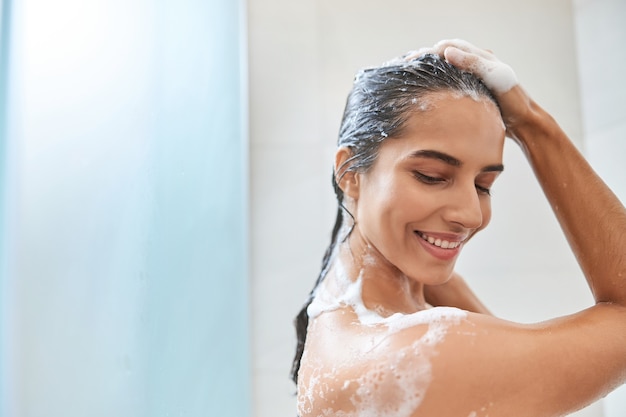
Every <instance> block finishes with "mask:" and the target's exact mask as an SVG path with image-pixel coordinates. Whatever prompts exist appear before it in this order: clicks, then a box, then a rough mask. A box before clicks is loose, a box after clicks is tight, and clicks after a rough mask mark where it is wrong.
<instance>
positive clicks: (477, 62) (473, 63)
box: [443, 46, 485, 77]
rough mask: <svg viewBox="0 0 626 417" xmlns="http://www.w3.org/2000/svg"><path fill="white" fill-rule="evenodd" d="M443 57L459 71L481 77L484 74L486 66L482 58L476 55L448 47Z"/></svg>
mask: <svg viewBox="0 0 626 417" xmlns="http://www.w3.org/2000/svg"><path fill="white" fill-rule="evenodd" d="M443 56H444V58H445V59H446V61H448V62H449V63H451V64H452V65H454V66H455V67H457V68H459V69H462V70H465V71H469V72H473V73H474V74H476V75H478V76H479V77H481V76H482V75H483V73H484V70H485V65H484V64H483V62H482V60H481V58H480V57H479V56H477V55H475V54H472V53H468V52H465V51H463V50H461V49H459V48H457V47H455V46H448V47H447V48H446V49H445V50H444V52H443Z"/></svg>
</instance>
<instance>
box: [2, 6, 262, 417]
mask: <svg viewBox="0 0 626 417" xmlns="http://www.w3.org/2000/svg"><path fill="white" fill-rule="evenodd" d="M3 3H4V5H5V6H6V5H8V4H9V3H8V2H7V1H3ZM11 4H12V6H13V9H12V11H11V16H9V15H8V14H6V15H5V16H4V20H3V22H4V23H7V22H10V24H11V25H10V26H11V28H10V31H7V30H5V29H6V27H3V31H2V34H3V36H4V35H7V38H3V39H2V46H3V48H2V56H3V57H6V52H7V48H8V50H9V52H10V53H9V55H8V64H7V63H6V62H2V64H3V67H2V69H3V70H4V69H8V78H6V80H8V83H7V84H6V85H7V90H6V91H5V90H3V91H2V92H6V94H3V95H2V96H0V100H1V101H2V102H3V103H7V107H6V109H7V111H8V113H7V116H6V118H3V119H2V120H3V121H4V120H6V121H7V125H6V126H5V125H3V126H2V127H1V128H2V132H1V133H2V137H1V138H0V144H1V146H2V150H1V151H0V152H2V151H6V152H5V153H0V157H1V158H2V160H1V161H0V163H1V164H2V170H3V171H5V172H6V177H5V178H2V179H3V180H4V181H3V182H2V183H1V184H0V187H1V190H2V194H3V202H4V203H5V204H4V205H3V206H6V207H3V209H4V210H2V214H3V216H2V219H1V221H2V228H1V229H0V239H1V240H2V243H3V245H2V247H3V249H4V250H3V253H2V255H3V259H2V260H3V262H2V265H1V268H2V269H1V270H0V272H1V275H0V296H1V300H0V309H1V310H0V320H1V322H0V328H1V330H2V333H0V354H1V355H0V379H1V380H2V386H1V387H0V388H1V390H0V416H2V417H50V416H52V417H59V416H64V417H79V416H80V417H85V416H90V417H98V416H102V417H110V416H120V417H141V416H146V417H165V416H189V417H191V416H198V417H199V416H220V417H222V416H232V417H242V416H245V415H248V414H249V412H250V404H249V373H248V371H249V366H248V365H249V360H248V359H249V356H248V303H247V247H246V233H247V213H246V209H247V185H246V181H247V142H246V140H245V138H246V132H245V126H246V103H245V86H244V87H242V78H243V77H242V75H243V74H244V68H245V60H242V54H241V51H242V50H243V49H242V47H243V46H245V42H243V39H244V36H243V33H244V32H243V30H245V26H244V24H243V16H242V15H243V10H242V6H241V3H239V2H236V1H235V2H233V1H231V0H210V1H206V0H180V1H176V2H161V1H158V0H134V1H130V2H129V1H125V0H90V1H82V0H59V1H54V2H50V1H46V0H21V1H14V2H11ZM5 11H6V9H5ZM9 17H10V19H9ZM4 64H6V67H5V66H4ZM2 75H3V77H1V78H2V79H1V81H2V82H4V81H5V79H4V75H6V73H5V72H4V71H3V72H2ZM3 86H4V84H3ZM3 116H4V115H3Z"/></svg>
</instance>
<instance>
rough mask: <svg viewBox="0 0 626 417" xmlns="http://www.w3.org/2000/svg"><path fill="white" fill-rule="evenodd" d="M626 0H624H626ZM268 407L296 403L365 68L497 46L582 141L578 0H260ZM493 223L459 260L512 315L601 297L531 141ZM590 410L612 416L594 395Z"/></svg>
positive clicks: (503, 190)
mask: <svg viewBox="0 0 626 417" xmlns="http://www.w3.org/2000/svg"><path fill="white" fill-rule="evenodd" d="M617 1H619V0H617ZM248 8H249V10H248V19H249V25H248V28H249V63H250V70H249V71H250V74H249V76H250V142H251V143H250V156H251V201H250V204H251V242H250V245H251V290H252V300H251V302H252V306H251V309H252V312H253V315H252V332H253V333H252V360H253V387H254V388H253V395H254V398H253V399H254V401H253V404H254V410H255V416H259V417H265V416H267V417H274V416H278V415H294V414H295V397H294V396H293V394H294V392H295V388H294V386H293V384H292V383H291V382H290V381H289V379H288V372H289V368H290V365H291V360H292V357H293V353H294V346H295V333H294V330H293V326H292V319H293V317H294V315H295V314H296V312H297V311H298V310H299V308H300V307H301V305H302V303H303V302H304V300H305V297H306V295H307V293H308V291H309V290H310V289H311V287H312V285H313V283H314V280H315V278H316V276H317V274H318V272H319V267H320V262H321V258H322V255H323V252H324V250H325V247H326V245H327V244H328V241H329V238H330V231H331V227H332V225H333V221H334V216H335V213H336V203H335V200H334V195H333V193H332V190H331V185H330V177H331V167H332V155H333V153H334V145H335V141H336V137H337V132H338V129H339V122H340V118H341V115H342V111H343V106H344V102H345V98H346V95H347V93H348V91H349V90H350V87H351V83H352V79H353V76H354V74H355V72H356V71H357V70H358V69H359V68H361V67H364V66H368V65H376V64H380V63H382V62H384V61H386V60H388V59H389V58H392V57H394V56H397V55H400V54H402V53H404V52H406V51H408V50H411V49H416V48H419V47H421V46H428V45H432V44H433V43H435V42H436V41H438V40H440V39H444V38H465V39H467V40H469V41H471V42H473V43H475V44H477V45H479V46H483V47H485V48H489V49H492V50H494V51H495V52H496V53H497V55H498V56H499V57H500V58H501V59H502V60H503V61H505V62H508V63H509V64H511V65H512V66H513V68H514V69H515V70H516V72H517V75H518V77H519V79H520V81H521V82H522V83H523V85H524V86H525V88H526V89H527V90H528V91H529V92H530V94H531V95H532V96H533V97H534V98H535V99H536V100H537V101H538V102H539V103H540V104H541V105H542V106H543V107H544V108H546V109H547V110H548V111H549V112H550V113H551V114H552V115H553V116H554V117H555V118H556V119H557V120H558V121H559V122H560V124H561V126H562V127H563V128H564V129H565V131H566V132H567V133H568V134H569V135H570V137H571V138H572V139H573V140H574V141H575V143H577V144H578V145H579V146H580V147H581V148H583V134H582V132H583V131H582V126H581V105H580V96H579V87H578V68H577V58H576V56H577V55H576V37H575V29H574V14H573V6H572V4H571V1H570V0H550V1H544V0H529V1H518V2H503V1H500V0H478V1H472V2H466V1H452V0H444V1H440V2H432V1H428V2H427V1H415V0H390V1H387V2H385V3H384V5H383V4H382V3H381V2H379V1H373V0H344V1H341V2H337V1H331V0H316V1H299V2H293V1H288V0H249V7H248ZM504 163H505V165H506V171H505V173H504V174H503V175H502V176H501V178H500V179H499V180H498V184H497V185H496V186H495V187H494V190H493V194H494V197H493V207H494V216H493V220H492V224H491V226H490V227H489V228H488V229H487V230H485V231H483V232H482V233H481V235H479V236H477V237H476V238H475V239H473V241H472V244H471V245H469V246H468V247H467V248H466V249H465V253H464V254H463V255H462V257H461V259H460V261H459V264H458V270H459V271H460V272H461V273H462V274H463V275H464V276H465V277H466V279H467V280H468V281H469V282H470V284H471V285H472V286H473V287H474V288H475V290H476V291H477V292H478V294H479V295H480V296H481V297H482V299H483V300H484V301H485V303H486V304H487V305H488V306H489V307H490V308H491V309H492V310H493V311H494V312H495V313H496V314H497V315H499V316H501V317H503V318H506V319H511V320H517V321H522V322H534V321H539V320H544V319H548V318H551V317H554V316H557V315H563V314H567V313H571V312H574V311H577V310H580V309H583V308H585V307H587V306H589V305H591V304H592V302H593V300H592V297H591V295H590V294H589V291H588V289H587V287H586V284H585V281H584V278H583V276H582V274H581V273H580V271H579V269H578V267H577V265H576V261H575V259H574V257H573V255H572V254H571V253H570V251H569V248H568V246H567V243H566V241H565V239H564V237H563V236H562V234H561V232H560V229H559V227H558V224H557V222H556V220H555V219H554V216H553V214H552V212H551V209H550V207H549V205H548V204H547V202H546V201H544V197H543V194H542V192H541V190H540V188H539V186H538V185H537V183H536V181H535V179H534V177H533V174H532V172H531V170H530V168H529V167H528V166H527V163H526V162H525V160H524V158H523V156H522V154H521V151H520V150H519V149H518V148H517V147H516V145H515V144H514V143H512V142H509V143H507V147H506V151H505V160H504ZM577 415H578V416H580V417H582V416H586V417H600V416H602V405H601V404H595V405H593V406H591V407H590V408H588V409H585V410H582V411H581V412H579V413H578V414H577Z"/></svg>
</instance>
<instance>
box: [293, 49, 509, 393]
mask: <svg viewBox="0 0 626 417" xmlns="http://www.w3.org/2000/svg"><path fill="white" fill-rule="evenodd" d="M437 92H450V93H453V94H455V93H456V94H459V95H462V96H471V97H475V98H480V97H483V98H488V99H490V100H492V101H493V102H494V103H495V104H496V106H497V102H496V100H495V98H494V97H493V95H492V94H491V92H490V91H489V90H488V89H487V87H486V86H485V85H484V84H483V82H482V81H481V80H480V79H479V78H477V77H476V76H474V75H472V74H470V73H467V72H463V71H461V70H459V69H458V68H456V67H454V66H452V65H451V64H449V63H447V62H446V61H445V60H443V59H441V58H439V56H437V55H430V54H426V55H422V56H419V57H415V58H413V59H411V58H409V54H407V55H406V56H405V57H401V58H398V59H396V60H394V61H392V62H390V63H388V64H385V65H383V66H380V67H375V68H369V69H365V70H362V71H361V72H359V73H358V74H357V76H356V78H355V81H354V85H353V88H352V91H351V92H350V94H349V95H348V100H347V102H346V107H345V111H344V114H343V119H342V122H341V128H340V131H339V139H338V141H337V146H338V147H342V146H345V147H347V148H349V149H350V151H351V156H350V158H349V159H348V160H346V162H345V163H344V164H343V165H342V166H341V167H339V169H338V171H339V172H337V173H335V172H333V177H332V184H333V188H334V190H335V195H336V196H337V202H338V205H339V207H338V208H337V219H336V221H335V226H334V227H333V230H332V234H331V240H330V245H329V246H328V248H327V249H326V252H325V254H324V258H323V260H322V268H321V271H320V274H319V276H318V277H317V281H316V282H315V286H314V287H313V290H312V291H311V293H310V294H309V297H308V299H307V301H306V303H305V304H304V306H303V307H302V310H300V313H299V314H298V315H297V316H296V319H295V321H294V323H295V326H296V333H297V337H298V343H297V346H296V355H295V358H294V360H293V366H292V368H291V378H292V379H293V381H294V382H295V383H296V384H297V383H298V371H299V369H300V361H301V359H302V353H303V351H304V344H305V341H306V335H307V327H308V324H309V317H308V314H307V308H308V307H309V305H310V304H311V302H312V301H313V298H314V295H315V290H316V289H317V287H318V286H319V284H320V283H321V282H322V281H323V280H324V277H325V276H326V273H327V271H328V269H329V266H330V263H331V262H330V261H331V258H332V256H333V253H334V251H335V247H336V246H337V242H338V240H339V232H340V230H341V228H342V226H343V223H344V212H345V213H347V215H349V216H350V217H352V215H351V214H350V212H349V211H348V210H346V208H345V207H344V206H343V191H342V190H341V188H340V187H339V184H338V183H339V182H340V180H341V177H342V176H343V175H345V173H346V172H351V171H352V172H366V171H367V170H368V169H369V168H370V167H371V166H372V165H373V164H374V162H375V161H376V158H377V156H378V151H379V148H380V145H381V144H382V143H383V142H384V141H385V140H386V139H387V138H394V137H399V136H401V134H402V130H403V128H404V126H405V123H406V121H407V119H408V118H409V116H410V115H411V114H412V113H414V112H416V111H424V109H426V108H427V106H428V100H427V96H428V95H430V94H432V93H437ZM337 176H339V178H337ZM348 234H349V232H348ZM346 237H347V236H345V237H343V239H345V238H346Z"/></svg>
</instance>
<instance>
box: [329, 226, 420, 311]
mask: <svg viewBox="0 0 626 417" xmlns="http://www.w3.org/2000/svg"><path fill="white" fill-rule="evenodd" d="M353 232H354V233H353V234H352V235H351V236H350V238H349V239H347V240H346V241H345V242H344V243H342V244H340V246H339V248H338V253H337V256H336V258H335V260H334V262H333V263H334V265H333V267H332V270H331V271H329V277H328V278H329V279H330V280H334V281H337V280H342V279H343V280H346V279H347V280H349V281H350V282H356V281H357V280H361V297H362V300H363V304H364V305H365V307H366V308H367V309H368V310H372V311H375V312H377V313H379V314H380V315H382V316H385V317H386V316H390V315H391V314H393V313H398V312H399V313H405V314H410V313H414V312H416V311H419V310H424V309H425V308H426V302H425V300H424V285H423V284H422V283H420V282H418V281H416V280H414V279H411V278H409V277H408V276H406V275H405V274H404V273H402V271H400V270H399V269H398V268H396V267H395V266H394V265H393V264H391V263H390V262H389V261H388V260H387V259H385V258H384V257H383V256H382V254H381V253H380V252H378V251H377V250H376V248H374V247H372V246H371V245H369V244H368V243H367V242H365V241H364V240H363V239H362V238H361V236H360V234H359V233H358V230H357V229H355V230H354V231H353ZM338 264H340V265H341V269H343V273H342V274H338V268H337V266H338ZM344 274H345V276H340V275H344ZM341 287H342V286H341V285H339V286H335V288H341Z"/></svg>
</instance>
